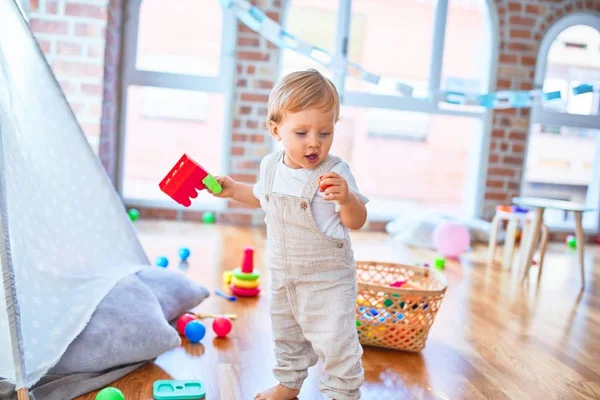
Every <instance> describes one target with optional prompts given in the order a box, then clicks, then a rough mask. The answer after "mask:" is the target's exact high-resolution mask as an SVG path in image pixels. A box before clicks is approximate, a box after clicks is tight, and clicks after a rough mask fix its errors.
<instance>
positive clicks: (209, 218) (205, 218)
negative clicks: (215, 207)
mask: <svg viewBox="0 0 600 400" xmlns="http://www.w3.org/2000/svg"><path fill="white" fill-rule="evenodd" d="M215 220H216V218H215V214H214V213H212V212H210V211H206V212H205V213H204V214H202V222H204V223H205V224H214V223H215Z"/></svg>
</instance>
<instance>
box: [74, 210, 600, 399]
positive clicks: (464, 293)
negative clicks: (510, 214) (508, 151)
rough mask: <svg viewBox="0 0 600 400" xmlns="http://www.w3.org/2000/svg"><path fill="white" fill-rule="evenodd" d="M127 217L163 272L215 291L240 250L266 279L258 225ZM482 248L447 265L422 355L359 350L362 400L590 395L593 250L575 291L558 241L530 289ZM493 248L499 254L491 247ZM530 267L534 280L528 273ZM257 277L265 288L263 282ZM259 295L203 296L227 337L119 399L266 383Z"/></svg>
mask: <svg viewBox="0 0 600 400" xmlns="http://www.w3.org/2000/svg"><path fill="white" fill-rule="evenodd" d="M137 224H138V225H137V227H138V230H139V233H140V238H141V241H142V243H143V245H144V247H145V248H146V251H147V253H148V255H149V256H150V258H151V259H152V260H153V259H154V258H155V257H156V256H159V255H165V256H167V257H169V260H171V266H169V268H171V269H173V270H175V271H179V272H182V273H184V274H186V275H187V276H189V277H191V278H192V279H194V280H195V281H197V282H200V283H202V284H204V285H206V286H207V287H208V288H209V289H210V290H211V291H214V289H215V288H217V287H220V286H221V273H222V271H223V270H228V269H232V268H234V267H237V266H239V265H240V263H241V260H242V254H243V248H244V247H247V246H253V247H254V248H255V249H256V252H255V266H256V267H257V268H258V269H259V270H260V271H261V272H262V273H263V276H264V278H267V277H268V271H266V270H265V268H264V262H265V251H264V245H265V236H264V232H263V231H262V230H247V229H242V228H235V227H229V226H219V225H195V224H183V223H175V222H151V221H138V223H137ZM353 244H354V251H355V256H356V259H357V260H381V261H397V262H404V263H410V264H412V263H414V262H424V261H431V260H432V257H434V253H432V252H429V251H426V250H422V249H406V248H403V247H402V246H399V245H397V244H395V243H394V242H393V241H392V240H391V239H390V238H389V237H388V236H387V235H385V234H383V233H381V234H377V233H363V232H357V233H353ZM181 246H188V247H189V248H190V249H191V252H192V255H191V257H190V260H189V266H188V267H187V268H183V269H180V268H179V267H178V266H177V265H173V264H176V261H177V259H178V258H177V250H178V248H179V247H181ZM486 250H487V247H485V246H479V247H476V248H475V250H474V252H472V253H469V254H467V255H465V256H464V257H463V258H462V259H461V262H460V263H458V262H449V263H448V265H447V268H446V271H445V273H446V276H447V277H448V280H449V282H450V284H449V287H448V290H447V293H446V298H445V299H444V301H443V304H442V307H441V309H440V311H439V313H438V316H437V318H436V320H435V323H434V325H433V327H432V329H431V331H430V335H429V339H428V342H427V346H426V348H425V349H424V350H423V351H422V352H421V353H418V354H414V353H404V352H395V351H390V350H385V349H377V348H368V347H367V348H365V353H364V358H363V364H364V368H365V378H366V382H365V385H364V388H363V391H362V394H363V398H364V399H377V400H385V399H390V400H392V399H393V400H397V399H469V400H476V399H511V400H512V399H519V400H524V399H543V400H548V399H600V268H598V267H599V265H600V249H599V247H598V246H590V247H588V248H587V252H586V272H587V275H586V279H587V287H586V289H585V291H584V292H580V290H579V289H580V280H579V268H578V267H577V264H576V263H577V254H576V252H574V251H571V250H569V249H568V248H567V247H566V246H565V245H563V244H561V243H553V244H551V246H550V247H549V250H548V254H547V258H546V261H545V266H544V276H543V277H542V280H541V284H540V285H539V286H538V285H537V282H536V279H533V278H532V279H530V280H529V281H528V282H527V283H525V284H524V285H521V284H520V279H519V276H518V274H517V271H516V268H513V270H508V271H507V270H502V269H501V267H500V264H499V263H497V264H496V265H494V266H492V267H487V266H486V265H485V259H486ZM498 251H499V253H498V257H497V259H498V260H500V259H501V254H500V251H501V247H500V249H499V250H498ZM516 258H517V257H515V259H516ZM531 273H532V277H534V276H535V275H533V274H537V268H535V267H533V268H532V270H531ZM263 282H264V285H263V286H265V287H267V288H268V279H263ZM265 293H268V290H267V291H265ZM268 301H269V299H268V294H265V295H262V296H261V297H259V298H257V299H245V300H244V299H242V300H239V301H238V302H235V303H230V302H227V301H226V300H224V299H222V298H220V297H218V296H211V297H210V298H209V299H207V300H206V301H205V302H203V303H202V304H201V305H200V306H199V307H197V308H196V311H198V312H211V313H236V314H238V316H239V318H238V320H237V321H236V322H235V324H234V330H233V331H232V333H231V335H230V337H229V338H228V339H216V338H215V337H214V333H213V332H212V330H210V329H209V330H208V333H207V336H206V337H205V338H204V339H203V341H202V344H189V343H184V345H183V346H182V347H180V348H177V349H174V350H172V351H169V352H168V353H166V354H163V355H161V356H160V357H158V358H157V359H156V360H155V361H154V362H153V363H149V364H147V365H146V366H144V367H142V368H141V369H139V370H137V371H136V372H134V373H132V374H130V375H128V376H126V377H124V378H123V379H121V380H119V381H117V382H115V383H114V386H116V387H118V388H120V389H122V390H123V392H124V393H125V396H126V398H127V399H128V400H134V399H139V400H145V399H151V398H152V383H153V382H154V381H155V380H158V379H200V380H202V381H203V382H204V383H205V385H206V386H207V397H206V398H207V399H209V400H216V399H221V400H238V399H242V400H246V399H252V398H253V396H254V394H255V393H256V392H258V391H260V390H261V389H263V388H265V387H268V386H270V385H272V384H274V383H275V380H274V379H273V377H272V374H271V368H272V367H273V365H274V356H273V348H272V343H271V333H270V321H269V314H268ZM184 342H185V341H184ZM321 373H322V371H321V369H320V366H319V365H317V366H316V367H315V368H313V370H311V372H310V375H309V378H308V380H307V381H306V383H305V386H304V388H303V389H302V392H301V394H300V396H299V398H300V399H301V400H308V399H310V400H312V399H320V398H321V397H320V396H319V392H318V389H317V383H318V380H319V376H320V374H321ZM94 395H95V393H93V394H89V395H86V396H84V397H81V398H80V399H82V400H83V399H85V400H92V399H93V398H94Z"/></svg>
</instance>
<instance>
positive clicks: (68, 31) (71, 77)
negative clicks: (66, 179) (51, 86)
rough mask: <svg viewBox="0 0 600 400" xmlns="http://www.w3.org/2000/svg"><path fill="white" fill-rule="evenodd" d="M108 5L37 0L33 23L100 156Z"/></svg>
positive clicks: (93, 1) (92, 1) (32, 6)
mask: <svg viewBox="0 0 600 400" xmlns="http://www.w3.org/2000/svg"><path fill="white" fill-rule="evenodd" d="M106 20H107V1H106V0H85V1H68V0H32V1H31V3H30V14H29V22H30V26H31V29H32V31H33V32H34V34H35V36H36V38H37V39H38V42H39V44H40V47H41V48H42V50H43V51H44V53H45V55H46V59H47V60H48V63H49V64H50V66H51V67H52V70H53V71H54V74H55V75H56V78H57V80H58V81H59V83H60V85H61V87H62V89H63V91H64V93H65V95H66V97H67V100H68V101H69V104H70V105H71V108H72V109H73V111H74V113H75V115H76V116H77V120H78V121H79V123H80V125H81V127H82V129H83V130H84V132H85V134H86V136H87V137H88V139H89V141H90V144H91V145H92V147H93V148H94V150H95V151H98V143H99V137H100V117H101V114H102V91H103V90H102V85H103V75H104V74H103V67H104V47H105V46H104V44H105V30H106Z"/></svg>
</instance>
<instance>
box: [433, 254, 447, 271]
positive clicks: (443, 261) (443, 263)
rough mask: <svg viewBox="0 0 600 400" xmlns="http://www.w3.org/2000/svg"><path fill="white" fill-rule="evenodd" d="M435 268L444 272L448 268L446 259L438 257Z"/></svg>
mask: <svg viewBox="0 0 600 400" xmlns="http://www.w3.org/2000/svg"><path fill="white" fill-rule="evenodd" d="M434 266H435V268H436V269H439V270H440V271H443V270H444V269H445V268H446V259H445V258H444V257H436V259H435V263H434Z"/></svg>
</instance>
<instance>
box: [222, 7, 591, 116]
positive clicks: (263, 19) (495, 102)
mask: <svg viewBox="0 0 600 400" xmlns="http://www.w3.org/2000/svg"><path fill="white" fill-rule="evenodd" d="M219 3H220V4H221V6H222V7H223V8H224V9H226V10H230V11H231V12H233V13H234V14H235V15H236V17H237V18H238V19H239V20H240V21H242V22H243V23H244V24H246V26H248V28H250V29H252V30H253V31H255V32H257V33H258V34H259V35H261V36H262V37H264V38H265V39H267V40H268V41H270V42H271V43H273V44H275V45H276V46H278V47H280V48H285V49H290V50H293V51H295V52H297V53H299V54H301V55H303V56H305V57H308V58H310V59H311V60H314V61H316V62H317V63H319V64H321V65H323V66H325V67H327V68H334V69H340V68H343V69H345V70H347V71H351V72H353V75H357V76H359V77H360V79H362V80H364V81H366V82H369V83H372V84H374V85H378V84H379V83H380V81H381V76H379V75H377V74H374V73H372V72H369V71H367V70H365V69H364V68H363V67H362V66H361V65H359V64H356V63H352V62H349V61H347V60H337V59H334V57H333V56H332V55H331V54H330V53H328V52H327V51H326V50H324V49H323V48H321V47H319V46H315V45H313V44H311V43H308V42H305V41H303V40H301V39H299V38H297V37H296V36H294V35H293V34H291V33H290V32H288V31H286V30H285V29H283V28H282V26H281V25H280V24H279V23H277V22H275V21H273V20H272V19H271V18H269V17H268V16H267V15H266V14H265V13H264V12H262V11H261V10H260V9H258V8H257V7H255V6H253V5H252V4H250V2H249V1H247V0H219ZM572 90H573V95H575V96H577V95H581V94H585V93H592V92H599V91H600V82H598V83H595V84H589V83H584V84H580V85H578V86H575V87H574V88H573V89H572ZM396 91H398V92H399V93H400V94H402V95H403V96H405V97H412V96H413V91H414V87H412V86H411V85H408V84H405V83H401V82H400V83H397V84H396ZM428 92H429V95H430V96H432V97H433V98H435V100H436V101H442V102H446V103H448V104H457V105H471V106H483V107H485V108H496V109H502V108H528V107H531V106H532V105H533V103H534V101H535V100H536V99H537V98H540V99H541V100H542V101H552V100H560V99H561V98H562V94H561V91H551V92H544V91H543V90H542V89H533V90H501V91H496V92H489V93H485V94H476V93H467V92H461V91H453V90H435V91H433V90H429V91H428Z"/></svg>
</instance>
